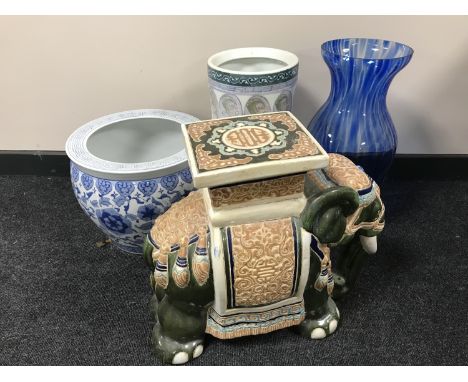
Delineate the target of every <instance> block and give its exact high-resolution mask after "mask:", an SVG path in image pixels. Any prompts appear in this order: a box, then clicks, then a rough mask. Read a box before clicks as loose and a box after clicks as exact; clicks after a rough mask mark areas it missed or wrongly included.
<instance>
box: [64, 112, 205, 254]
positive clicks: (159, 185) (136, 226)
mask: <svg viewBox="0 0 468 382" xmlns="http://www.w3.org/2000/svg"><path fill="white" fill-rule="evenodd" d="M197 120H198V119H197V118H195V117H193V116H191V115H188V114H185V113H180V112H176V111H169V110H156V109H145V110H131V111H125V112H121V113H115V114H111V115H107V116H105V117H102V118H98V119H96V120H93V121H91V122H88V123H86V124H85V125H83V126H81V127H80V128H78V129H77V130H76V131H75V132H74V133H73V134H72V135H71V136H70V137H69V138H68V140H67V142H66V145H65V149H66V153H67V155H68V157H69V158H70V174H71V181H72V186H73V192H74V193H75V196H76V199H77V200H78V203H79V204H80V206H81V208H82V209H83V211H84V212H85V213H86V215H88V216H89V217H90V218H91V220H92V221H93V222H94V223H95V224H96V225H97V226H98V227H99V228H100V229H101V230H102V231H103V232H104V233H105V234H106V235H107V236H108V237H109V238H110V239H111V242H112V243H113V244H114V245H116V246H117V247H118V248H119V249H121V250H123V251H125V252H129V253H136V254H141V253H142V252H143V242H144V239H145V237H146V235H147V233H148V232H149V230H150V229H151V227H152V226H153V223H154V220H155V219H156V217H158V216H159V215H160V214H162V213H164V212H165V211H166V210H167V209H168V208H169V207H170V206H171V205H172V203H174V202H176V201H178V200H180V199H181V198H183V197H184V196H186V195H187V194H188V193H189V192H190V191H191V190H192V189H193V184H192V176H191V173H190V170H189V168H188V164H187V157H186V153H185V149H184V140H183V134H182V130H181V124H186V123H191V122H195V121H197Z"/></svg>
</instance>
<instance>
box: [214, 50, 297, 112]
mask: <svg viewBox="0 0 468 382" xmlns="http://www.w3.org/2000/svg"><path fill="white" fill-rule="evenodd" d="M298 72H299V59H298V58H297V56H296V55H295V54H293V53H291V52H288V51H285V50H280V49H274V48H261V47H260V48H237V49H229V50H224V51H222V52H219V53H216V54H214V55H212V56H211V57H210V58H209V59H208V85H209V90H210V100H211V114H212V117H213V118H223V117H233V116H239V115H247V114H258V113H268V112H272V111H273V112H274V111H291V109H292V105H293V96H294V90H295V89H296V83H297V77H298Z"/></svg>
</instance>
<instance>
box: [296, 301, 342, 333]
mask: <svg viewBox="0 0 468 382" xmlns="http://www.w3.org/2000/svg"><path fill="white" fill-rule="evenodd" d="M339 320H340V312H339V311H338V308H337V306H336V304H335V302H334V301H333V300H332V299H331V298H329V299H328V301H327V302H326V303H325V305H324V306H322V307H320V309H317V310H316V311H313V312H310V313H308V314H307V316H306V319H305V320H304V321H302V322H301V323H300V324H299V325H298V327H297V329H298V331H299V334H300V335H301V336H303V337H307V338H312V339H314V340H317V339H322V338H325V337H327V336H329V335H330V334H332V333H334V332H335V330H336V328H337V326H338V321H339Z"/></svg>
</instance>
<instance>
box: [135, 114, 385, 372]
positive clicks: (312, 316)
mask: <svg viewBox="0 0 468 382" xmlns="http://www.w3.org/2000/svg"><path fill="white" fill-rule="evenodd" d="M182 129H183V132H184V135H185V143H186V148H187V152H188V157H189V165H190V170H191V172H192V176H193V180H194V185H195V187H197V188H198V190H197V191H194V192H192V193H191V194H189V195H188V196H187V197H186V198H185V199H183V200H181V201H179V202H177V203H175V204H174V205H172V207H171V208H170V209H169V210H168V211H167V212H165V213H164V214H163V215H161V216H160V217H158V218H157V219H156V221H155V224H154V226H153V228H152V230H151V232H150V234H149V235H148V238H147V240H146V243H145V248H144V256H145V259H146V261H147V263H148V265H149V266H150V267H151V269H152V271H153V272H152V274H151V278H150V279H151V285H152V287H153V288H154V297H153V304H152V310H153V313H154V315H155V318H156V323H155V325H154V329H153V345H154V349H155V351H156V353H157V354H158V355H159V356H160V357H161V358H162V360H163V361H164V362H167V363H173V364H181V363H185V362H187V361H190V360H191V359H194V358H196V357H198V356H200V355H201V354H202V352H203V346H204V338H205V335H206V333H208V334H211V335H212V336H214V337H217V338H220V339H231V338H236V337H240V336H247V335H256V334H263V333H268V332H271V331H273V330H278V329H282V328H286V327H292V326H294V327H296V329H297V331H298V332H299V333H300V334H301V335H302V336H304V337H306V338H309V339H319V338H324V337H326V336H328V335H330V334H332V333H333V332H334V331H335V330H336V328H337V326H338V322H339V319H340V314H339V311H338V309H337V307H336V305H335V303H334V301H333V299H332V293H333V289H334V278H333V273H332V268H331V253H332V251H335V249H340V250H342V251H343V258H345V257H346V255H347V254H346V253H345V252H346V251H347V250H348V249H352V246H353V245H356V244H355V243H360V245H361V247H360V248H361V249H362V250H363V251H364V252H366V251H369V252H372V251H371V250H370V249H372V248H371V247H372V240H373V239H371V240H370V241H368V240H367V239H365V238H367V237H372V236H375V235H377V234H378V233H379V232H380V231H381V230H382V228H383V205H382V203H381V202H380V198H379V196H378V194H379V191H378V188H377V186H376V185H375V183H374V182H372V180H370V179H369V178H368V177H367V176H366V175H365V174H364V173H363V172H362V171H361V170H360V169H358V168H357V167H356V166H354V164H353V163H352V162H350V161H347V160H346V158H343V157H341V156H339V155H330V156H328V155H327V153H326V152H325V151H324V150H323V149H322V148H321V147H320V145H319V144H318V143H317V142H316V140H315V139H314V138H313V137H312V136H311V135H310V134H309V133H308V132H307V130H306V129H305V128H304V126H302V125H301V124H300V122H299V121H298V120H297V119H296V118H295V117H294V116H293V115H292V114H291V113H289V112H279V113H270V114H257V115H250V116H243V117H235V118H227V119H216V120H209V121H202V122H197V123H191V124H187V125H183V126H182ZM367 186H369V187H367ZM376 200H379V202H378V203H377V202H376ZM355 237H357V238H358V239H357V240H358V241H354V240H355ZM361 238H364V239H361ZM353 243H354V244H353ZM369 243H371V244H369ZM366 253H367V252H366ZM340 259H341V257H340ZM341 263H342V268H341V269H340V272H341V274H340V277H341V278H342V279H343V280H344V281H343V282H342V285H341V289H342V291H343V290H344V289H346V288H348V289H349V285H351V283H352V282H353V280H354V279H353V277H354V275H355V274H357V273H359V272H358V270H356V269H355V268H356V267H357V268H359V267H361V266H362V261H357V260H356V255H353V259H351V261H350V262H347V261H344V260H343V261H341V260H340V264H341Z"/></svg>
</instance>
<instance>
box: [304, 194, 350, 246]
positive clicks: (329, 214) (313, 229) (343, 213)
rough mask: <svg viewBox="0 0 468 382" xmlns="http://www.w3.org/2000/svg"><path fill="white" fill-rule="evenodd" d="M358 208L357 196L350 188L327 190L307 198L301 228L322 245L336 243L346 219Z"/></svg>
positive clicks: (339, 238)
mask: <svg viewBox="0 0 468 382" xmlns="http://www.w3.org/2000/svg"><path fill="white" fill-rule="evenodd" d="M358 207H359V195H358V193H357V192H356V191H354V190H353V189H352V188H349V187H332V188H328V189H326V190H325V191H323V192H320V193H319V194H315V195H311V196H310V197H309V198H308V200H307V205H306V207H305V208H304V211H302V214H301V220H302V226H303V228H304V229H305V230H306V231H308V232H310V233H312V234H313V235H315V236H316V237H317V239H318V240H319V241H320V242H321V243H323V244H330V243H337V242H338V241H340V240H341V238H342V237H343V234H344V231H345V229H346V217H347V216H349V215H351V214H353V213H354V212H355V211H356V210H357V208H358Z"/></svg>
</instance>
